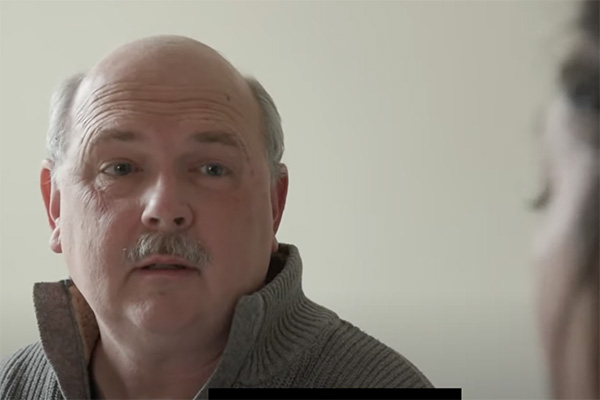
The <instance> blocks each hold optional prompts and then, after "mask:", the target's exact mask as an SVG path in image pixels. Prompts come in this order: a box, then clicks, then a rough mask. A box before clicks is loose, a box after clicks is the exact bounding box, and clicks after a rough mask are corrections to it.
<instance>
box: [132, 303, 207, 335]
mask: <svg viewBox="0 0 600 400" xmlns="http://www.w3.org/2000/svg"><path fill="white" fill-rule="evenodd" d="M201 304H202V302H201V301H200V300H194V297H193V296H192V297H190V296H187V297H186V296H185V295H184V294H183V293H181V294H168V295H159V296H156V297H153V298H149V299H145V300H144V301H142V302H141V303H138V304H135V305H133V306H132V307H131V308H130V312H129V313H128V314H129V315H130V318H131V319H132V320H133V323H134V325H136V326H138V327H139V328H140V329H142V330H144V331H148V332H152V333H156V334H177V333H180V332H183V331H186V330H187V329H189V328H191V327H192V326H193V325H194V324H197V323H198V321H200V320H201V319H202V318H201V310H200V309H199V305H201Z"/></svg>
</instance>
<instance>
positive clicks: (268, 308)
mask: <svg viewBox="0 0 600 400" xmlns="http://www.w3.org/2000/svg"><path fill="white" fill-rule="evenodd" d="M48 152H49V157H48V159H46V160H45V161H44V162H43V166H42V171H41V181H40V184H41V191H42V195H43V200H44V204H45V207H46V211H47V218H48V222H49V225H50V228H51V232H52V233H51V237H50V248H51V249H52V250H53V251H54V252H56V253H62V254H63V255H64V258H65V261H66V265H67V269H68V272H69V277H70V278H69V279H67V280H64V281H61V282H55V283H39V284H36V286H35V288H34V303H35V309H36V316H37V320H38V326H39V331H40V338H41V341H40V342H38V343H35V344H32V345H29V346H27V347H25V348H23V349H20V350H18V351H17V352H16V353H15V354H13V355H12V356H10V357H9V358H8V359H6V360H4V361H3V363H2V364H1V366H0V398H1V399H48V400H50V399H53V400H55V399H90V398H105V399H133V398H143V399H151V398H169V399H175V398H181V399H192V398H206V396H207V393H208V389H209V388H232V387H233V388H234V387H262V388H269V387H279V388H290V387H293V388H311V387H314V388H338V387H346V388H354V387H363V388H374V387H385V388H405V387H412V388H420V387H430V386H431V384H430V382H429V381H428V380H427V378H426V377H425V376H424V375H423V374H422V373H421V372H420V371H419V370H418V369H417V368H416V367H415V366H413V365H412V364H411V363H410V362H409V361H408V360H406V359H405V358H404V357H403V356H401V355H400V354H398V353H397V352H396V351H394V350H392V349H391V348H389V347H387V346H385V345H384V344H382V343H380V342H379V341H377V340H376V339H374V338H372V337H370V336H368V335H367V334H366V333H363V332H362V331H360V330H359V329H358V328H356V327H354V326H353V325H351V324H350V323H349V322H346V321H344V320H341V319H340V318H339V317H338V316H337V315H336V314H335V313H334V312H332V311H330V310H328V309H326V308H324V307H322V306H320V305H318V304H315V303H314V302H312V301H311V300H309V299H308V298H307V297H306V296H305V295H304V293H303V290H302V261H301V258H300V254H299V250H298V249H297V248H296V247H295V246H293V245H288V244H280V243H278V241H277V239H276V236H275V235H276V233H277V230H278V227H279V225H280V222H281V219H282V215H283V211H284V207H285V204H286V197H287V189H288V174H287V169H286V167H285V165H284V164H282V163H281V158H282V154H283V131H282V127H281V121H280V117H279V114H278V112H277V109H276V107H275V104H274V103H273V100H272V98H271V97H270V95H269V94H268V93H267V92H266V91H265V89H264V88H263V87H262V86H261V85H260V83H258V82H257V81H256V80H254V79H252V78H247V77H244V76H242V75H241V74H240V73H239V72H238V71H237V70H236V69H235V68H234V67H233V66H232V65H231V64H229V63H228V62H227V61H226V60H225V59H224V58H223V57H221V56H220V55H219V54H218V53H217V52H216V51H215V50H213V49H212V48H210V47H208V46H206V45H203V44H201V43H199V42H197V41H195V40H192V39H189V38H184V37H176V36H161V37H151V38H146V39H142V40H139V41H135V42H133V43H129V44H126V45H124V46H122V47H120V48H118V49H116V50H115V51H114V52H112V53H111V54H109V55H108V56H107V57H106V58H104V59H103V60H102V61H100V62H99V63H98V64H97V65H96V66H95V67H94V68H92V69H91V70H90V71H89V72H88V73H86V74H84V75H77V76H74V77H72V78H71V79H69V80H67V81H66V82H65V83H64V84H63V85H62V86H61V87H60V88H59V89H58V90H57V92H56V93H55V95H54V96H53V100H52V105H51V118H50V128H49V133H48ZM322 267H326V266H322ZM333 284H335V282H333ZM357 302H360V298H357Z"/></svg>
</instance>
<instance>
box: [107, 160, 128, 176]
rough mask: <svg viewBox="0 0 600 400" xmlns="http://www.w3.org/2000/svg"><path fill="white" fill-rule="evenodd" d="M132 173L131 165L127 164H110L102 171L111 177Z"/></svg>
mask: <svg viewBox="0 0 600 400" xmlns="http://www.w3.org/2000/svg"><path fill="white" fill-rule="evenodd" d="M133 171H134V167H133V164H132V163H129V162H120V163H115V164H111V165H109V166H108V167H106V168H104V169H103V170H102V172H103V173H105V174H108V175H112V176H125V175H129V174H131V173H132V172H133Z"/></svg>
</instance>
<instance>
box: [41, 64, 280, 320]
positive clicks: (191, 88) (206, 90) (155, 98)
mask: <svg viewBox="0 0 600 400" xmlns="http://www.w3.org/2000/svg"><path fill="white" fill-rule="evenodd" d="M182 63H184V64H185V60H179V64H182ZM213 64H214V63H213ZM174 65H177V62H176V61H173V63H172V64H169V65H166V66H165V65H161V64H160V63H159V62H157V65H154V66H149V67H148V66H147V65H142V66H139V65H134V66H127V67H118V66H117V67H115V68H112V65H111V66H110V68H108V72H105V71H101V72H97V73H96V74H95V75H94V77H93V78H91V79H87V80H85V81H84V82H83V83H82V87H81V88H80V90H79V92H78V95H77V96H76V99H75V102H74V104H73V107H72V113H71V116H72V118H73V121H74V123H73V125H74V126H73V129H72V132H71V137H70V145H69V148H68V151H67V154H66V157H65V161H64V166H63V167H61V168H63V169H62V172H61V174H60V177H61V178H60V180H59V181H58V182H57V183H58V185H56V184H54V185H53V187H52V189H51V190H50V191H49V194H48V198H49V200H48V202H47V206H48V210H49V211H48V212H49V216H50V219H51V224H52V225H53V226H54V232H53V237H52V240H51V245H52V248H53V249H54V250H55V251H57V252H62V253H64V255H65V257H66V260H67V265H68V269H69V272H70V275H71V278H72V279H73V281H74V282H75V284H76V285H77V287H78V288H79V290H80V291H81V292H82V293H83V295H84V297H85V298H86V299H87V301H88V303H89V304H90V306H91V307H92V309H93V310H94V312H95V313H96V315H97V316H98V317H99V320H100V322H101V323H113V324H114V323H123V322H124V321H125V322H128V323H132V324H134V325H136V326H139V327H143V328H145V329H148V330H150V331H155V332H168V331H172V332H177V331H178V330H179V329H182V328H186V327H188V328H189V327H193V326H194V324H199V323H202V324H204V325H206V324H215V326H220V324H223V323H224V321H227V319H228V318H230V314H231V312H232V310H233V307H234V306H235V302H236V300H237V299H238V298H239V297H240V296H241V295H243V294H246V293H249V292H252V291H254V290H256V289H257V288H259V287H260V286H261V284H262V282H263V279H264V277H265V275H266V271H267V268H268V265H269V260H270V255H271V252H272V251H273V250H274V249H275V247H276V241H275V238H274V235H275V231H276V230H277V225H278V222H279V218H280V216H281V213H282V211H283V203H284V201H285V192H286V188H287V181H279V182H278V183H277V184H275V185H271V179H270V173H269V168H268V163H267V160H266V156H265V151H264V137H263V131H262V122H261V120H260V112H259V109H258V106H257V104H256V102H255V101H254V99H253V98H252V95H251V92H250V90H249V88H247V87H246V86H244V84H243V80H241V78H238V77H235V76H232V73H231V71H226V72H223V73H221V72H220V71H219V68H218V67H214V68H213V67H212V66H211V65H209V67H207V68H206V71H207V72H205V73H204V74H203V73H198V72H196V73H193V71H192V70H193V68H187V69H186V68H180V69H178V68H177V67H173V66H174ZM111 68H112V69H111ZM199 71H201V69H200V70H199ZM145 234H156V235H160V234H165V235H180V236H181V237H183V238H185V239H187V240H188V241H190V242H192V243H197V244H198V249H203V251H204V252H205V253H206V256H207V257H206V258H207V260H208V262H206V263H205V265H188V266H189V267H192V268H190V269H188V270H176V271H173V270H168V271H164V270H163V271H157V270H154V271H150V270H147V269H141V268H139V267H140V266H143V265H140V263H141V261H140V260H137V261H140V262H136V261H132V260H128V259H127V257H126V256H125V255H126V254H128V251H130V250H131V249H134V248H135V246H136V243H137V242H138V240H139V239H140V237H141V236H142V235H145ZM155 261H156V260H155ZM170 261H173V260H170ZM170 261H169V260H167V261H160V260H159V261H158V262H159V263H160V262H170ZM183 261H185V260H183ZM187 261H188V262H189V260H187ZM141 264H144V263H141Z"/></svg>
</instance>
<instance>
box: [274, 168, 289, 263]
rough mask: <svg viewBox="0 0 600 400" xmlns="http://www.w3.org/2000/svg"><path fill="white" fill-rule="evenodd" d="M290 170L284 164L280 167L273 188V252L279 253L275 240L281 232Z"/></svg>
mask: <svg viewBox="0 0 600 400" xmlns="http://www.w3.org/2000/svg"><path fill="white" fill-rule="evenodd" d="M288 184H289V177H288V170H287V167H286V166H285V165H284V164H281V165H280V167H279V178H278V179H277V181H276V182H275V183H274V184H273V185H272V187H271V208H272V211H273V245H272V250H273V252H275V251H277V247H278V246H279V244H278V243H277V239H276V238H275V234H276V233H277V231H278V230H279V224H280V223H281V218H282V217H283V210H284V209H285V202H286V199H287V193H288Z"/></svg>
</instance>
